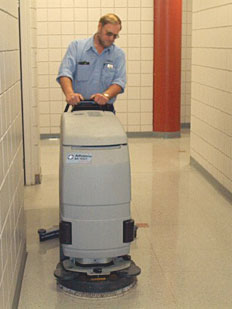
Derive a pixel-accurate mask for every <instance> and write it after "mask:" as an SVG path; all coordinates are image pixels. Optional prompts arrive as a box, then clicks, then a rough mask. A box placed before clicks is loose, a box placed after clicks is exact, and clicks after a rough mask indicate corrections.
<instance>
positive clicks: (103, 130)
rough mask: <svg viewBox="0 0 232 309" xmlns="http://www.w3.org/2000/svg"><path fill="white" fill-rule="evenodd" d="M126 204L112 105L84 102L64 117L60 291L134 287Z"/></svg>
mask: <svg viewBox="0 0 232 309" xmlns="http://www.w3.org/2000/svg"><path fill="white" fill-rule="evenodd" d="M66 110H67V108H66ZM130 200H131V179H130V161H129V152H128V144H127V136H126V134H125V131H124V129H123V127H122V125H121V124H120V122H119V120H118V118H117V117H116V116H115V114H114V113H113V112H112V106H108V105H106V106H104V107H101V106H99V105H97V104H94V103H90V102H83V103H81V104H79V105H78V106H77V110H75V109H73V111H72V112H66V113H64V114H63V115H62V119H61V139H60V228H59V234H60V235H59V236H60V252H61V254H60V262H59V263H58V265H57V267H56V270H55V273H54V274H55V277H56V278H57V281H58V284H59V286H60V287H61V288H63V289H65V290H66V291H71V292H74V293H76V292H78V293H87V294H88V295H90V294H91V295H102V294H107V293H108V294H110V293H120V292H124V291H126V290H128V289H129V288H131V287H132V286H134V285H135V283H136V280H137V275H139V274H140V268H139V267H138V266H136V265H135V263H134V262H133V261H132V260H131V257H130V255H129V252H130V244H131V242H132V241H133V240H134V238H135V233H136V226H135V224H134V220H132V219H131V216H130Z"/></svg>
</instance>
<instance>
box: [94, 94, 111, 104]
mask: <svg viewBox="0 0 232 309" xmlns="http://www.w3.org/2000/svg"><path fill="white" fill-rule="evenodd" d="M90 99H91V100H94V102H95V103H97V104H99V105H105V104H106V103H107V102H108V101H109V98H107V97H106V96H105V95H104V94H102V93H95V94H93V95H91V97H90Z"/></svg>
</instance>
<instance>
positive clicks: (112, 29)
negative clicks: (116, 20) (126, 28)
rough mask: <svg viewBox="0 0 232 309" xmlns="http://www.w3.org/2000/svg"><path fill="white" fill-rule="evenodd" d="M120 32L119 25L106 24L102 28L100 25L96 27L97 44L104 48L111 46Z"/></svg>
mask: <svg viewBox="0 0 232 309" xmlns="http://www.w3.org/2000/svg"><path fill="white" fill-rule="evenodd" d="M120 30H121V27H120V25H118V24H116V25H112V24H106V25H105V26H102V24H101V23H100V24H99V25H98V40H99V43H100V44H101V45H102V46H103V47H104V48H106V47H109V46H111V45H112V44H113V43H114V41H115V39H116V38H118V34H119V32H120Z"/></svg>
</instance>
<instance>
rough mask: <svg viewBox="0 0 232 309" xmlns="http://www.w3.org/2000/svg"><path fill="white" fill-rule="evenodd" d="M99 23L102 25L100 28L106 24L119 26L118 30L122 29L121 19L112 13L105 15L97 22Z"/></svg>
mask: <svg viewBox="0 0 232 309" xmlns="http://www.w3.org/2000/svg"><path fill="white" fill-rule="evenodd" d="M99 23H101V24H102V26H105V25H106V24H112V25H117V24H118V25H120V28H122V22H121V19H120V18H119V17H118V16H117V15H116V14H113V13H109V14H106V15H104V16H102V17H101V18H100V20H99Z"/></svg>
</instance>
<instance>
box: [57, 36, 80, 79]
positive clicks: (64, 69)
mask: <svg viewBox="0 0 232 309" xmlns="http://www.w3.org/2000/svg"><path fill="white" fill-rule="evenodd" d="M77 44H78V43H77V42H75V41H73V42H72V43H70V45H69V47H68V49H67V51H66V54H65V56H64V58H63V60H62V62H61V65H60V68H59V72H58V76H57V78H56V81H57V82H58V83H60V77H62V76H65V77H69V78H70V79H71V80H73V78H74V72H75V69H76V59H77Z"/></svg>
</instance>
